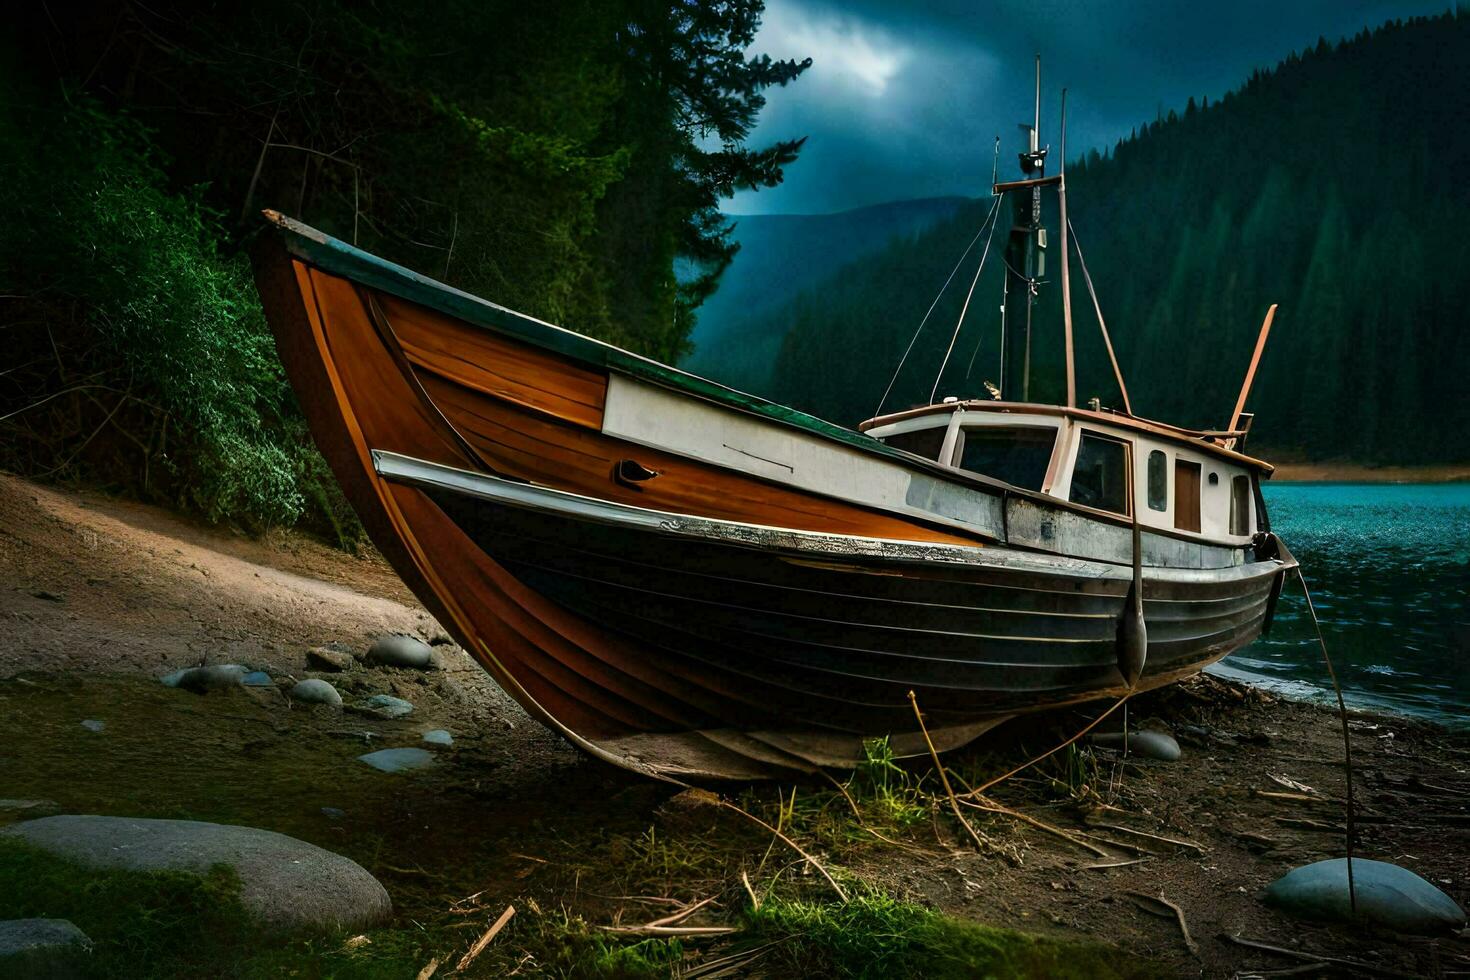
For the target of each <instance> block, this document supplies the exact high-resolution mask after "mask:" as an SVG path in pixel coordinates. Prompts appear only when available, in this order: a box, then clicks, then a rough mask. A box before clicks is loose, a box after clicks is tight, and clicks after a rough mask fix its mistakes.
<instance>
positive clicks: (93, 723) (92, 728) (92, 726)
mask: <svg viewBox="0 0 1470 980" xmlns="http://www.w3.org/2000/svg"><path fill="white" fill-rule="evenodd" d="M82 727H83V728H85V729H86V730H87V731H89V732H100V731H102V730H103V729H104V728H106V727H107V722H105V721H98V720H97V719H96V718H88V719H87V720H86V721H84V722H82Z"/></svg>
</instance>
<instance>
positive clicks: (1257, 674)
mask: <svg viewBox="0 0 1470 980" xmlns="http://www.w3.org/2000/svg"><path fill="white" fill-rule="evenodd" d="M1264 489H1265V495H1266V506H1267V509H1268V511H1269V512H1270V515H1271V526H1272V529H1273V530H1275V531H1276V532H1277V533H1278V534H1280V535H1281V537H1282V538H1283V539H1284V540H1285V541H1286V543H1287V545H1288V547H1290V548H1291V550H1292V551H1293V552H1294V553H1295V554H1296V556H1297V558H1298V559H1300V560H1301V563H1302V569H1303V571H1304V572H1305V573H1306V578H1307V584H1308V585H1309V586H1311V589H1312V597H1313V600H1314V602H1315V604H1316V607H1317V615H1318V616H1319V617H1320V618H1321V620H1322V625H1323V631H1324V633H1325V634H1326V636H1327V647H1328V650H1329V651H1330V653H1331V654H1332V658H1333V663H1334V665H1335V666H1336V668H1337V672H1338V678H1339V680H1340V681H1341V682H1342V685H1343V691H1344V693H1345V694H1346V696H1347V699H1348V702H1349V703H1350V704H1355V705H1358V706H1362V707H1371V708H1379V709H1390V710H1394V711H1402V712H1407V713H1410V714H1419V715H1428V716H1432V717H1436V718H1438V719H1439V720H1442V721H1452V722H1455V723H1458V724H1464V723H1466V721H1467V719H1470V484H1467V483H1450V484H1361V483H1280V484H1274V485H1273V484H1269V483H1268V484H1266V486H1265V488H1264ZM1213 669H1214V670H1218V671H1219V672H1220V673H1223V674H1227V675H1229V676H1237V677H1245V678H1246V679H1250V680H1253V681H1257V682H1262V683H1265V684H1267V685H1268V686H1276V687H1281V688H1288V689H1291V690H1293V691H1295V692H1296V693H1307V694H1313V695H1317V696H1320V695H1321V694H1322V693H1323V692H1325V691H1326V690H1327V689H1328V687H1329V681H1328V679H1327V672H1326V668H1325V667H1324V666H1323V664H1322V656H1321V653H1320V651H1319V650H1318V648H1317V646H1316V642H1315V640H1314V638H1313V633H1312V623H1311V619H1310V617H1309V616H1308V614H1307V608H1306V604H1305V602H1303V600H1302V597H1301V587H1300V585H1298V584H1296V583H1295V582H1290V583H1288V585H1287V588H1286V591H1285V592H1284V593H1283V595H1282V600H1281V604H1280V606H1279V607H1278V609H1277V613H1276V623H1275V626H1274V627H1273V629H1272V631H1271V636H1270V637H1269V638H1262V639H1260V640H1258V641H1256V642H1255V643H1254V644H1252V645H1251V646H1249V647H1247V648H1246V649H1244V650H1242V651H1241V652H1239V653H1237V654H1235V655H1233V656H1231V657H1229V658H1228V659H1226V660H1225V661H1224V663H1223V664H1221V665H1219V666H1218V667H1217V668H1213Z"/></svg>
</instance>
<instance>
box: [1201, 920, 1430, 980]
mask: <svg viewBox="0 0 1470 980" xmlns="http://www.w3.org/2000/svg"><path fill="white" fill-rule="evenodd" d="M1220 938H1221V939H1224V940H1225V941H1226V942H1232V943H1235V944H1236V945H1237V946H1245V947H1247V948H1249V949H1260V950H1265V951H1266V952H1268V953H1278V954H1280V955H1282V956H1290V957H1292V958H1293V959H1298V960H1310V961H1312V962H1314V963H1336V964H1338V965H1340V966H1350V967H1352V968H1353V969H1355V970H1362V971H1363V972H1364V973H1376V974H1378V975H1379V976H1384V977H1403V978H1405V980H1413V978H1414V974H1412V973H1403V972H1400V971H1399V970H1390V969H1389V968H1388V967H1383V966H1376V965H1374V964H1372V963H1366V962H1364V961H1363V960H1350V959H1348V958H1346V957H1343V956H1325V955H1323V954H1321V953H1308V952H1305V951H1304V950H1300V949H1288V948H1287V947H1285V946H1272V945H1271V944H1270V943H1263V942H1261V941H1260V940H1258V939H1246V938H1245V937H1244V936H1234V935H1231V934H1230V933H1228V932H1222V933H1220Z"/></svg>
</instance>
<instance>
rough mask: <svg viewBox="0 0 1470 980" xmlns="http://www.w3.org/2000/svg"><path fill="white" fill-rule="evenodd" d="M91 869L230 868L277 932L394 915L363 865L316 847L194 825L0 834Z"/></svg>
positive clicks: (46, 828) (69, 822)
mask: <svg viewBox="0 0 1470 980" xmlns="http://www.w3.org/2000/svg"><path fill="white" fill-rule="evenodd" d="M0 836H6V837H14V838H18V839H20V840H23V841H25V842H26V843H28V844H30V845H32V846H33V847H38V848H40V849H42V850H44V851H47V852H48V853H51V854H54V855H56V856H57V857H61V858H65V859H67V860H69V861H74V862H76V863H78V864H82V865H85V866H87V867H92V868H123V869H129V870H135V871H190V872H195V873H201V874H202V873H204V872H206V871H208V870H209V869H210V868H211V867H213V866H215V865H217V864H223V865H227V866H229V867H231V868H233V869H234V870H235V873H236V874H237V875H239V877H240V901H241V904H243V905H244V907H245V909H246V910H247V911H249V912H251V913H252V914H254V915H255V917H256V918H257V919H259V920H260V922H261V923H262V924H264V925H265V926H267V927H269V928H271V929H274V930H277V931H280V932H296V931H298V930H307V929H310V930H318V931H337V930H347V929H362V928H365V927H367V926H372V925H376V924H378V923H380V922H382V921H383V920H384V919H386V918H388V916H389V915H390V914H391V913H392V910H393V903H392V902H391V901H390V900H389V898H388V892H387V891H386V890H385V889H384V888H383V886H382V885H381V884H380V883H379V882H378V880H377V879H376V878H374V877H373V876H372V875H370V874H368V872H367V871H366V870H364V869H363V867H362V866H361V865H359V864H358V863H357V862H355V861H352V860H350V859H348V858H345V857H342V856H341V855H338V854H333V853H332V852H331V851H326V850H323V849H322V848H320V847H317V846H316V845H315V844H308V843H306V842H305V841H299V840H296V839H295V838H293V837H287V836H286V835H285V834H277V833H275V832H273V831H269V830H257V829H256V828H253V827H234V826H228V825H225V824H215V823H201V822H199V821H196V820H149V819H144V818H140V817H99V816H58V817H43V818H41V819H39V820H29V821H26V822H25V823H21V824H16V825H15V826H12V827H7V828H5V829H4V830H0Z"/></svg>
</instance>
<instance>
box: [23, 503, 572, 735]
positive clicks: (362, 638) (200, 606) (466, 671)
mask: <svg viewBox="0 0 1470 980" xmlns="http://www.w3.org/2000/svg"><path fill="white" fill-rule="evenodd" d="M0 622H3V623H5V624H6V625H7V626H8V627H9V628H8V631H7V632H8V635H9V639H8V641H7V642H5V643H3V644H0V678H4V677H7V676H11V675H15V674H19V673H22V672H26V671H40V672H46V673H58V672H59V673H66V674H72V675H87V676H116V675H148V676H152V677H159V676H162V675H163V674H166V673H168V672H169V671H172V670H175V669H177V668H179V667H189V666H194V665H197V664H206V663H207V664H220V663H240V664H245V665H246V666H248V667H250V668H252V669H258V670H264V671H267V672H268V673H270V674H271V675H272V676H273V677H276V678H278V679H287V680H289V679H291V678H301V677H305V676H307V675H308V674H309V673H311V672H310V671H309V670H308V667H307V661H306V652H307V651H308V650H309V649H311V648H312V647H316V646H324V645H328V644H334V645H337V646H339V647H342V648H344V649H349V650H359V651H360V650H363V649H365V648H366V647H367V646H368V645H369V644H370V643H371V641H372V640H373V638H374V637H376V636H379V635H381V634H384V633H406V634H409V635H413V636H418V637H419V638H421V639H423V640H425V641H427V642H431V643H434V644H436V650H437V656H438V660H439V663H440V664H441V665H442V667H443V669H442V670H439V671H435V672H434V674H433V675H432V682H431V683H428V684H420V685H414V686H412V687H411V688H410V687H409V686H408V685H406V684H405V682H404V680H403V679H402V678H401V677H396V676H393V674H394V672H392V671H370V670H358V671H354V672H353V673H352V674H351V675H350V676H349V675H331V674H323V675H319V676H324V677H327V678H328V679H329V680H332V681H333V682H335V683H337V684H338V686H339V687H342V688H343V689H344V690H343V693H344V695H347V696H348V697H350V696H351V694H352V692H353V691H360V692H363V693H372V692H374V691H377V692H380V693H381V692H388V693H397V694H400V695H403V696H405V697H408V699H409V700H411V701H413V702H414V703H416V704H421V705H423V706H425V707H426V708H428V709H429V710H428V713H427V714H423V713H421V716H423V717H428V716H432V717H435V718H437V719H439V721H440V722H442V723H443V724H445V725H446V726H451V727H453V728H455V729H456V730H458V731H461V732H466V731H471V730H482V729H486V728H488V727H492V726H493V727H494V728H495V729H496V730H498V731H504V732H506V733H513V735H510V736H509V737H511V738H513V740H515V741H517V742H521V743H525V744H524V745H523V746H521V747H520V750H519V751H517V752H515V753H509V755H511V756H512V757H524V758H526V759H528V760H532V759H535V760H540V761H544V759H545V757H546V755H547V754H548V753H550V754H552V755H555V756H559V757H565V758H575V756H574V754H573V753H572V752H571V750H570V749H569V748H567V747H566V746H565V745H564V743H563V742H562V741H561V739H559V738H558V737H556V736H554V735H552V734H551V733H549V732H547V731H546V730H545V729H543V728H541V727H540V726H539V725H536V724H534V723H533V722H531V720H530V719H529V718H528V717H527V716H526V715H525V713H524V712H523V711H522V710H521V708H520V706H519V705H517V704H516V703H515V702H514V701H512V700H511V699H510V698H509V697H507V696H506V695H505V694H504V693H503V692H502V691H501V690H500V689H499V688H498V687H497V686H496V685H495V684H494V683H493V682H492V681H491V680H490V678H489V677H488V675H486V674H485V672H484V671H483V670H482V669H481V668H480V667H479V665H478V664H476V663H475V662H474V661H473V660H472V659H471V658H470V657H469V656H468V655H466V654H465V653H464V652H463V651H462V650H460V649H459V648H458V647H457V646H455V645H454V644H453V643H452V642H450V640H449V637H448V635H447V634H446V633H445V632H444V630H443V629H442V628H441V627H440V626H439V624H438V622H436V621H435V620H434V618H433V617H432V616H430V615H429V613H428V612H426V611H425V610H424V608H423V607H422V606H421V605H419V603H418V602H417V600H415V599H414V597H413V595H412V594H411V593H410V592H409V591H408V589H407V588H406V587H405V586H404V585H403V583H402V582H401V581H400V580H399V578H398V576H397V575H396V574H395V573H394V572H393V569H392V568H391V567H389V566H388V564H387V563H386V562H385V561H383V559H382V558H381V557H380V556H378V555H377V553H376V552H374V551H371V550H370V549H369V550H368V551H367V552H365V553H364V554H362V555H359V556H353V555H348V554H345V553H343V552H341V551H339V550H336V549H333V548H329V547H327V546H325V545H322V544H320V543H318V542H316V541H313V540H311V539H309V538H305V537H302V536H300V535H294V534H289V533H276V534H272V535H270V536H267V537H265V538H262V539H256V538H251V537H248V536H246V535H243V534H239V533H232V532H230V531H229V530H226V529H220V528H212V527H208V526H206V525H203V524H200V523H198V522H194V521H190V520H188V519H186V518H183V517H180V516H178V515H175V514H171V513H169V512H167V511H164V510H161V509H159V508H156V507H149V506H146V505H143V504H138V503H135V502H131V501H126V500H119V499H116V498H112V497H108V496H106V495H104V494H99V493H93V492H85V491H67V490H60V489H56V488H53V487H44V486H39V485H36V484H32V483H28V482H26V481H24V480H21V479H18V478H16V477H14V476H10V475H7V474H0ZM314 676H317V675H314ZM418 680H420V681H422V680H425V678H423V677H420V678H418ZM528 764H534V763H529V762H528Z"/></svg>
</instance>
